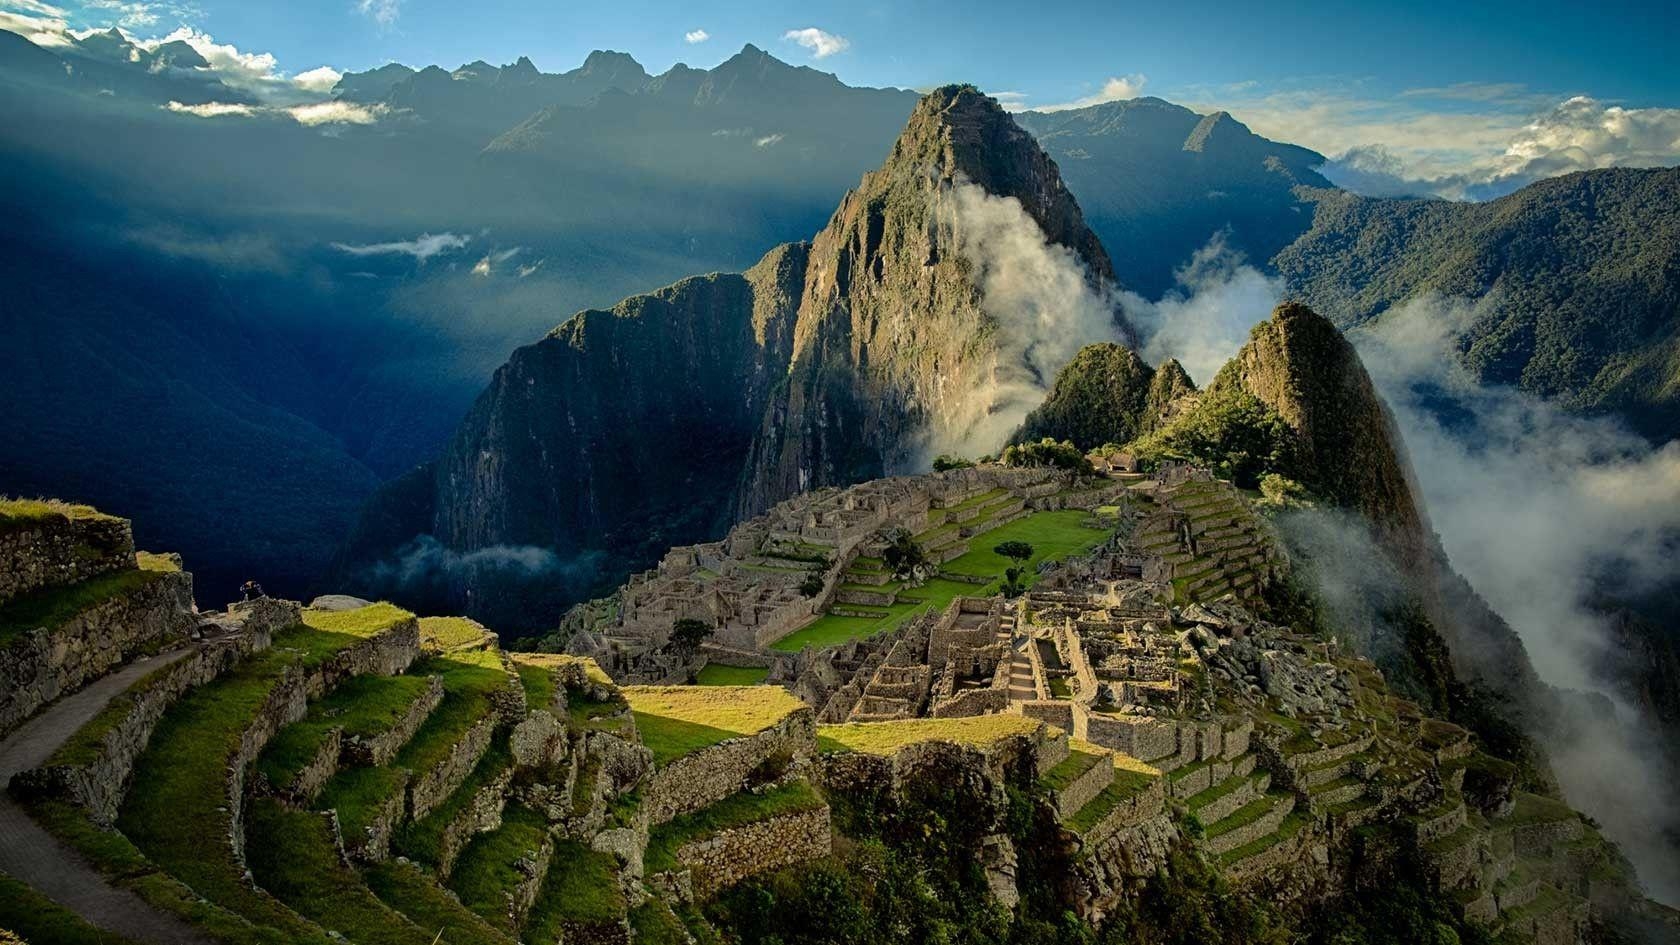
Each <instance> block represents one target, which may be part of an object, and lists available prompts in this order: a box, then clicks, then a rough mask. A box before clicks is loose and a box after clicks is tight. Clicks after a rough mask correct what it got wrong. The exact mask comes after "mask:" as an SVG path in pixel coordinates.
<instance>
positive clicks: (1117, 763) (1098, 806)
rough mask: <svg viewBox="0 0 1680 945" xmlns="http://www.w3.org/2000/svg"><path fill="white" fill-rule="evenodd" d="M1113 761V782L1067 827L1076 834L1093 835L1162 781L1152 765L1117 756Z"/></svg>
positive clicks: (1075, 815) (1117, 754)
mask: <svg viewBox="0 0 1680 945" xmlns="http://www.w3.org/2000/svg"><path fill="white" fill-rule="evenodd" d="M1113 757H1114V780H1113V781H1112V782H1111V783H1110V784H1109V785H1108V787H1105V788H1103V789H1102V793H1100V794H1098V795H1097V796H1096V797H1094V798H1092V799H1091V802H1090V803H1088V804H1086V805H1085V806H1084V807H1081V808H1080V809H1079V810H1078V811H1077V812H1075V813H1074V815H1073V816H1072V817H1070V818H1068V822H1067V826H1068V829H1069V830H1072V831H1074V832H1075V833H1080V834H1085V833H1090V832H1091V829H1092V828H1094V827H1096V826H1097V825H1098V824H1100V823H1102V822H1103V821H1104V820H1107V819H1108V815H1109V814H1112V813H1113V812H1114V809H1115V808H1116V807H1119V806H1120V805H1121V804H1123V803H1125V802H1126V801H1129V800H1131V799H1132V798H1134V797H1136V796H1138V794H1140V793H1141V792H1143V790H1144V789H1146V788H1148V787H1149V785H1150V783H1151V782H1153V781H1157V780H1159V779H1160V777H1161V772H1160V771H1158V770H1156V769H1155V768H1154V767H1152V766H1150V765H1146V764H1144V763H1143V762H1141V761H1139V760H1137V759H1136V758H1133V757H1132V756H1130V755H1122V754H1119V753H1118V752H1117V753H1115V755H1114V756H1113Z"/></svg>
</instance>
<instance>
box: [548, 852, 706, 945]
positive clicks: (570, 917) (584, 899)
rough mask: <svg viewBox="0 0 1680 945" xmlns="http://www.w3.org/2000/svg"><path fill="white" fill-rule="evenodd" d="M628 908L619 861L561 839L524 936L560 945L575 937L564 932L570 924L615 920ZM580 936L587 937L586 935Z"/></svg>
mask: <svg viewBox="0 0 1680 945" xmlns="http://www.w3.org/2000/svg"><path fill="white" fill-rule="evenodd" d="M629 908H630V904H629V903H628V902H626V901H625V899H624V893H623V891H622V890H620V889H619V885H618V863H617V861H616V860H614V859H613V857H612V854H610V853H600V852H597V851H595V850H591V849H589V848H588V847H586V846H584V845H583V844H581V843H578V842H577V841H575V840H562V841H561V842H560V843H558V844H556V845H555V848H554V858H553V859H552V860H551V861H550V862H549V867H548V876H546V877H545V878H544V879H543V888H542V891H541V892H540V893H538V894H537V901H536V902H535V903H534V904H533V905H532V906H531V914H530V916H528V917H527V918H526V920H525V932H524V935H523V936H521V939H522V940H523V941H526V942H529V943H531V945H557V943H559V942H561V941H562V940H569V939H571V938H572V936H570V935H567V934H566V931H565V927H566V925H567V924H568V923H573V922H577V923H610V922H616V921H618V920H619V919H621V918H623V917H624V915H625V912H626V910H628V909H629ZM577 938H578V939H579V940H583V941H587V940H588V937H587V936H577ZM679 940H680V939H679Z"/></svg>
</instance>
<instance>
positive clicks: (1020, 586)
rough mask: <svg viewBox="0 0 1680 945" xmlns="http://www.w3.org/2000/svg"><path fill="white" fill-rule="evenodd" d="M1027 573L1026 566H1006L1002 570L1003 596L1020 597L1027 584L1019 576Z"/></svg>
mask: <svg viewBox="0 0 1680 945" xmlns="http://www.w3.org/2000/svg"><path fill="white" fill-rule="evenodd" d="M1026 573H1027V569H1026V568H1007V569H1005V570H1004V572H1003V596H1005V597H1020V596H1021V595H1022V594H1023V593H1025V592H1026V590H1027V585H1026V584H1024V583H1022V581H1021V578H1022V576H1023V575H1025V574H1026Z"/></svg>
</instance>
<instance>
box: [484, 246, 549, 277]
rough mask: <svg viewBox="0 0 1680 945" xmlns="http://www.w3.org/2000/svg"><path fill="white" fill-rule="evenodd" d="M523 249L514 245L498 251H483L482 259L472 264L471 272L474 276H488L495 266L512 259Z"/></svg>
mask: <svg viewBox="0 0 1680 945" xmlns="http://www.w3.org/2000/svg"><path fill="white" fill-rule="evenodd" d="M524 251H525V248H524V247H523V246H515V247H514V248H512V249H504V250H500V251H497V252H490V253H485V254H484V257H483V258H482V259H480V260H479V261H478V262H477V264H475V265H474V266H473V268H472V274H473V275H475V276H488V275H490V274H491V273H492V272H494V271H495V270H496V267H498V266H500V265H501V264H502V263H505V262H507V261H508V260H510V259H512V258H513V257H515V256H517V255H519V254H520V253H522V252H524ZM533 271H534V270H533Z"/></svg>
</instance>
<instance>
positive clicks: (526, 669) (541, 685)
mask: <svg viewBox="0 0 1680 945" xmlns="http://www.w3.org/2000/svg"><path fill="white" fill-rule="evenodd" d="M513 668H514V670H516V671H517V672H518V673H519V685H520V686H521V687H522V688H523V689H524V690H525V705H526V706H528V707H530V708H532V709H546V708H549V707H551V706H553V705H554V696H555V693H557V692H559V691H560V686H559V683H557V682H555V679H554V670H552V669H550V668H549V667H547V666H543V665H542V664H540V663H533V662H531V661H529V660H522V659H519V658H518V657H515V658H514V660H513Z"/></svg>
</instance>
